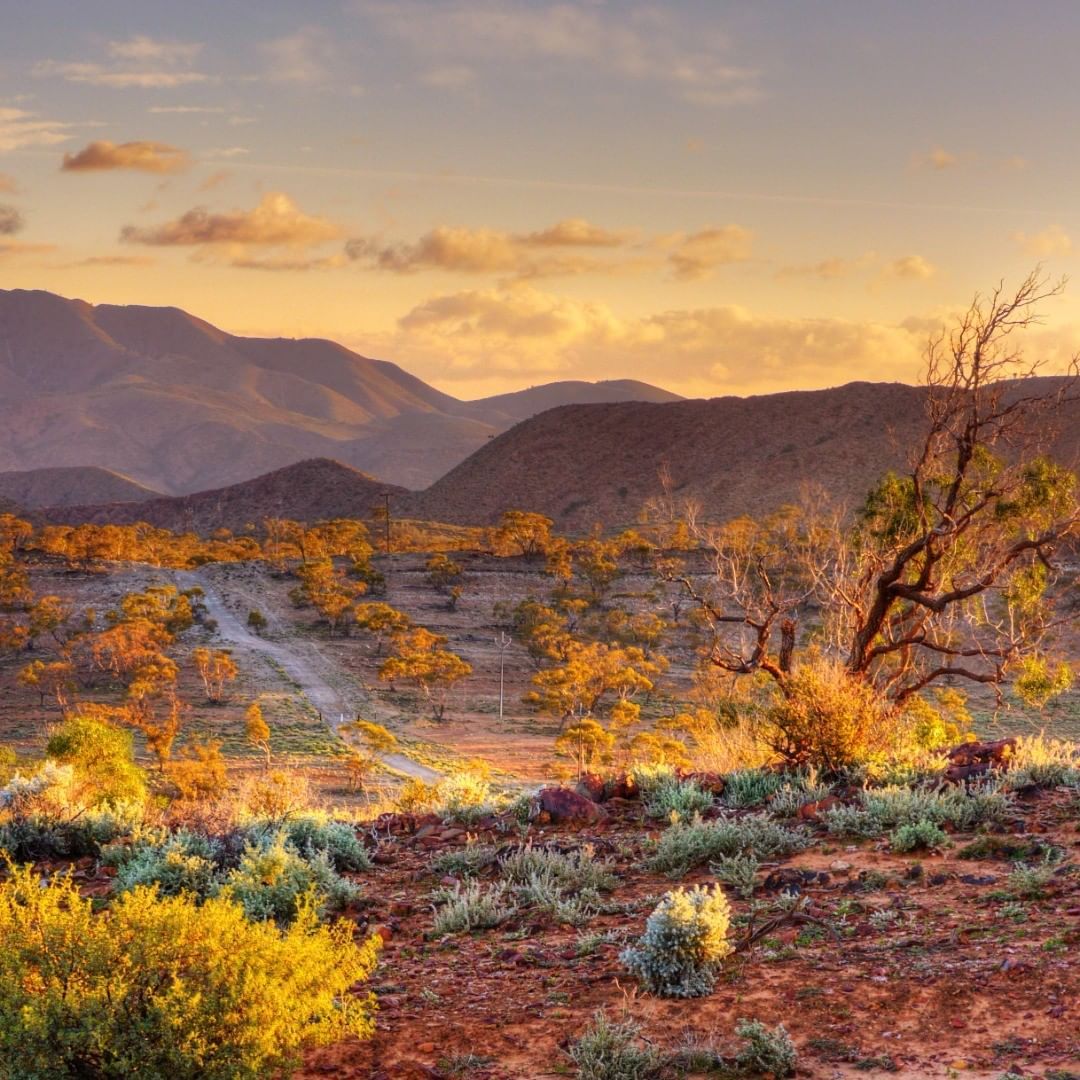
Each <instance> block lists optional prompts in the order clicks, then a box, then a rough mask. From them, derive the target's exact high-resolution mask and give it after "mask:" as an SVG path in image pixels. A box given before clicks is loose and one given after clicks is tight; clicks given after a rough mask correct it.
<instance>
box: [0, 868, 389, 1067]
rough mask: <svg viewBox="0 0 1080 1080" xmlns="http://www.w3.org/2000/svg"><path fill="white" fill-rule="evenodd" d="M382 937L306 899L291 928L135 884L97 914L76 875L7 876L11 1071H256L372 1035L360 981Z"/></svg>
mask: <svg viewBox="0 0 1080 1080" xmlns="http://www.w3.org/2000/svg"><path fill="white" fill-rule="evenodd" d="M377 951H378V942H377V939H375V938H372V939H370V940H368V941H367V942H364V943H363V944H359V945H358V944H356V943H355V942H354V940H353V928H352V926H351V925H349V924H346V923H344V922H341V923H338V924H336V925H334V926H330V927H327V926H322V925H320V923H319V920H318V917H317V915H316V913H315V911H314V909H313V907H312V906H311V905H310V904H309V903H305V904H303V905H302V907H301V909H300V911H299V913H298V915H297V918H296V920H295V922H294V923H293V925H292V927H291V928H290V929H289V930H287V931H282V930H279V929H278V928H277V927H276V926H275V925H274V924H273V923H269V922H264V923H252V922H249V921H248V920H247V919H246V918H245V916H244V913H243V910H242V908H241V907H240V906H239V904H236V903H234V902H232V901H231V900H229V899H227V898H223V897H222V898H216V899H210V900H208V901H206V903H204V904H202V905H198V904H196V902H195V900H194V899H193V898H192V897H190V896H186V895H182V896H176V897H159V896H158V895H157V894H156V893H155V891H154V890H152V889H147V888H137V889H135V890H133V891H132V892H129V893H126V894H124V895H123V896H121V897H120V898H119V899H118V900H117V901H116V903H115V904H113V905H112V907H111V908H109V910H108V911H106V912H104V913H102V914H99V915H95V914H93V913H92V911H91V904H90V901H88V900H83V899H82V898H81V897H80V896H79V893H78V891H77V889H76V888H75V886H74V884H73V882H72V881H71V879H70V878H69V877H66V876H63V877H56V878H54V879H53V880H52V881H51V882H50V883H49V884H48V885H47V886H45V887H42V885H41V883H40V881H39V879H38V875H37V874H35V873H33V872H32V871H31V870H30V869H29V868H15V867H11V868H9V877H8V880H7V881H5V882H4V883H3V884H2V885H0V1075H2V1076H4V1077H8V1078H10V1080H41V1078H42V1077H89V1078H102V1080H109V1078H114V1077H115V1078H120V1077H130V1076H139V1077H145V1078H147V1080H158V1078H161V1080H165V1078H167V1080H196V1078H199V1080H256V1078H259V1077H266V1076H271V1075H278V1074H279V1073H285V1074H286V1075H287V1074H288V1073H289V1072H290V1071H291V1070H292V1069H293V1068H294V1067H295V1066H296V1065H297V1064H298V1061H299V1057H300V1054H301V1052H302V1050H303V1049H304V1048H306V1047H309V1046H319V1045H326V1044H328V1043H331V1042H335V1041H337V1040H339V1039H342V1038H344V1037H346V1036H348V1035H355V1036H357V1037H359V1038H369V1037H370V1036H371V1034H372V1033H373V1030H374V1020H373V1012H374V999H373V998H372V997H371V996H370V995H359V996H356V995H350V994H349V993H348V991H349V988H350V987H352V986H353V985H354V984H355V983H357V982H360V981H362V980H364V979H366V978H368V976H370V974H371V973H372V971H373V969H374V967H375V962H376V958H377Z"/></svg>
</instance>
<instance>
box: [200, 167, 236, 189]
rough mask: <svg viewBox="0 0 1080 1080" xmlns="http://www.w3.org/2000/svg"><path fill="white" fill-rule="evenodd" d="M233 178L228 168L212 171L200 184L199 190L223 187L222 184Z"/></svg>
mask: <svg viewBox="0 0 1080 1080" xmlns="http://www.w3.org/2000/svg"><path fill="white" fill-rule="evenodd" d="M231 179H232V173H231V172H229V170H228V169H218V170H217V172H212V173H211V174H210V175H209V176H208V177H207V178H206V179H205V180H203V182H202V183H201V184H200V185H199V191H213V190H214V188H219V187H221V185H222V184H225V183H228V181H229V180H231Z"/></svg>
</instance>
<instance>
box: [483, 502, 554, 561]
mask: <svg viewBox="0 0 1080 1080" xmlns="http://www.w3.org/2000/svg"><path fill="white" fill-rule="evenodd" d="M553 524H554V522H553V521H552V520H551V518H548V517H544V515H543V514H533V513H530V512H529V511H527V510H506V511H505V512H504V513H503V515H502V517H501V518H500V519H499V525H498V528H497V529H496V530H495V533H494V539H495V543H496V545H497V546H498V547H499V548H500V549H509V550H510V551H513V552H516V553H518V554H521V555H524V556H525V558H526V559H537V558H540V556H542V555H543V554H544V553H545V552H546V551H547V547H548V544H550V542H551V526H552V525H553Z"/></svg>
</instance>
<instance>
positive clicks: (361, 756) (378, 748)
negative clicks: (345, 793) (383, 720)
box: [338, 717, 398, 789]
mask: <svg viewBox="0 0 1080 1080" xmlns="http://www.w3.org/2000/svg"><path fill="white" fill-rule="evenodd" d="M338 733H339V734H344V735H356V736H358V737H359V740H360V743H361V746H360V748H359V749H354V750H353V752H352V753H351V754H350V755H349V757H348V759H347V760H346V762H345V767H346V768H347V769H348V771H349V776H350V779H351V780H352V783H353V786H354V788H360V789H362V788H363V787H364V783H365V781H366V780H367V778H368V776H369V775H370V774H371V773H372V772H374V770H375V769H376V768H377V767H378V765H379V758H380V757H381V755H383V754H388V753H390V752H392V751H393V750H394V749H395V748H396V747H397V744H398V741H397V736H395V735H394V733H393V732H392V731H388V730H387V729H386V728H385V727H383V726H382V724H376V723H373V722H372V721H370V720H361V719H360V718H359V717H357V718H356V719H355V720H353V721H352V722H351V723H348V724H342V725H341V726H340V727H339V728H338Z"/></svg>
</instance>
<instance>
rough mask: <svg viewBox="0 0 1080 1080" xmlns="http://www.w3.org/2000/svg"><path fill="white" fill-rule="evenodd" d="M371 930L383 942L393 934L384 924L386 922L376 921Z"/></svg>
mask: <svg viewBox="0 0 1080 1080" xmlns="http://www.w3.org/2000/svg"><path fill="white" fill-rule="evenodd" d="M371 932H372V933H373V934H378V936H379V937H381V938H382V939H383V943H384V944H385V943H386V942H387V941H389V940H390V939H391V938H392V937H393V936H394V931H393V930H391V929H390V927H389V926H387V925H386V923H378V924H377V925H375V926H373V927H371Z"/></svg>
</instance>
